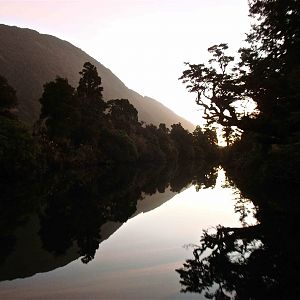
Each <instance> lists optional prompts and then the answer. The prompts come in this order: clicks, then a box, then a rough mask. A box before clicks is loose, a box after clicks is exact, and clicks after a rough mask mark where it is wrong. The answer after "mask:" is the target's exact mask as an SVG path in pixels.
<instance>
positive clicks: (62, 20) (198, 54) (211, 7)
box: [0, 0, 250, 124]
mask: <svg viewBox="0 0 300 300" xmlns="http://www.w3.org/2000/svg"><path fill="white" fill-rule="evenodd" d="M247 2H248V1H247V0H98V1H97V0H31V1H27V0H18V1H15V0H0V23H3V24H7V25H15V26H19V27H26V28H31V29H35V30H37V31H39V32H40V33H47V34H51V35H54V36H56V37H58V38H61V39H64V40H67V41H69V42H71V43H72V44H74V45H75V46H77V47H79V48H81V49H82V50H83V51H85V52H87V53H88V54H89V55H91V56H92V57H94V58H95V59H96V60H98V61H99V62H100V63H102V64H103V65H104V66H106V67H107V68H109V69H110V70H111V71H112V72H113V73H114V74H115V75H116V76H118V77H119V78H120V79H121V80H122V81H123V82H124V83H125V85H126V86H127V87H129V88H130V89H133V90H135V91H136V92H138V93H140V94H141V95H143V96H149V97H152V98H154V99H156V100H158V101H160V102H161V103H163V104H164V105H166V106H167V107H169V108H170V109H172V110H173V111H174V112H175V113H177V114H178V115H181V116H183V117H184V118H186V119H187V120H189V121H191V122H192V123H194V124H201V114H200V112H199V111H197V109H199V108H198V107H197V106H196V105H195V104H194V98H195V96H194V95H190V94H189V93H188V92H187V90H186V89H185V87H184V85H183V84H182V83H181V81H179V80H178V78H179V77H180V76H181V74H182V71H183V70H184V69H185V66H184V62H191V63H201V62H204V61H205V60H206V59H207V54H206V53H207V48H208V47H210V46H212V45H214V44H219V43H223V42H226V43H228V44H229V47H230V48H232V51H233V53H232V54H234V53H236V51H237V49H238V48H239V47H240V46H241V45H242V42H243V40H244V39H245V33H246V32H247V31H248V30H249V27H250V20H249V18H248V5H247Z"/></svg>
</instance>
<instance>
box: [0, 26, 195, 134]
mask: <svg viewBox="0 0 300 300" xmlns="http://www.w3.org/2000/svg"><path fill="white" fill-rule="evenodd" d="M120 51H122V45H120ZM86 61H89V62H91V63H92V64H94V65H95V66H96V67H97V69H98V73H99V75H100V76H101V78H102V82H103V87H104V99H106V100H109V99H116V98H126V99H128V100H129V101H130V102H131V103H132V104H133V105H134V106H135V107H136V108H137V110H138V112H139V118H140V120H142V121H144V122H146V123H153V124H155V125H158V124H159V123H165V124H166V125H167V126H170V125H171V124H174V123H178V122H181V123H182V125H183V126H184V127H185V128H186V129H188V130H190V131H192V130H193V129H194V127H195V126H194V125H192V124H191V123H190V122H188V121H186V120H185V119H183V118H181V117H179V116H178V115H176V114H175V113H174V112H172V111H171V110H170V109H168V108H167V107H165V106H164V105H162V104H161V103H159V102H158V101H156V100H154V99H151V98H148V97H143V96H141V95H139V94H138V93H136V92H135V91H132V90H130V89H128V88H127V87H126V86H125V84H124V83H123V82H122V81H121V80H120V79H119V78H117V77H116V76H115V75H114V74H113V73H112V72H111V71H110V70H109V69H107V68H106V67H104V66H103V65H102V64H100V63H99V62H98V61H96V60H95V59H93V58H92V57H90V56H89V55H88V54H86V53H85V52H83V51H82V50H80V49H79V48H77V47H75V46H73V45H72V44H70V43H68V42H66V41H63V40H60V39H58V38H56V37H53V36H50V35H45V34H39V33H38V32H36V31H33V30H29V29H21V28H17V27H11V26H6V25H1V24H0V74H1V75H3V76H4V77H6V78H7V79H8V82H9V84H10V85H12V86H13V87H14V88H15V89H16V90H17V95H18V98H19V102H20V105H19V114H20V116H21V117H22V118H23V119H24V120H26V121H27V122H32V121H33V120H34V119H37V118H38V116H39V110H40V105H39V102H38V99H39V98H40V97H41V95H42V90H43V84H44V83H45V82H47V81H50V80H53V79H54V78H55V77H56V76H57V75H59V76H61V77H66V78H68V79H69V82H70V83H71V85H73V86H77V84H78V80H79V74H78V72H79V71H80V70H81V69H82V66H83V63H84V62H86Z"/></svg>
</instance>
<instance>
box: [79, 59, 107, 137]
mask: <svg viewBox="0 0 300 300" xmlns="http://www.w3.org/2000/svg"><path fill="white" fill-rule="evenodd" d="M79 74H80V75H81V78H80V80H79V84H78V87H77V96H78V99H79V107H80V114H81V126H80V130H79V132H78V138H79V140H80V141H81V142H82V143H95V142H96V141H97V138H98V135H99V130H100V128H101V127H102V126H103V122H104V119H105V118H104V113H103V112H104V110H105V108H106V103H105V102H104V101H103V97H102V91H103V88H102V87H101V78H100V76H99V75H98V72H97V68H96V67H95V66H94V65H92V64H91V63H90V62H86V63H84V65H83V69H82V71H80V72H79Z"/></svg>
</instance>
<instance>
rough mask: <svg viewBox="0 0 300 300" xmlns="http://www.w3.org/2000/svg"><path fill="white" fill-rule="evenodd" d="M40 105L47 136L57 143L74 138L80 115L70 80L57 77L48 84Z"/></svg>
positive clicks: (41, 117) (45, 86)
mask: <svg viewBox="0 0 300 300" xmlns="http://www.w3.org/2000/svg"><path fill="white" fill-rule="evenodd" d="M40 103H41V105H42V107H41V114H40V120H45V126H46V133H47V136H48V137H49V138H50V139H55V140H56V141H58V140H59V139H71V138H73V137H74V134H75V131H76V129H78V123H79V115H78V111H77V99H76V97H75V95H74V88H73V87H72V86H71V85H70V84H69V83H68V80H67V79H64V78H61V77H57V78H56V79H55V81H51V82H48V83H46V84H45V85H44V92H43V95H42V97H41V98H40Z"/></svg>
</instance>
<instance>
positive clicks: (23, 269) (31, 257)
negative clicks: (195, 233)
mask: <svg viewBox="0 0 300 300" xmlns="http://www.w3.org/2000/svg"><path fill="white" fill-rule="evenodd" d="M175 194H176V193H175V192H171V191H170V188H167V189H166V191H165V193H159V192H156V193H155V194H153V195H144V196H143V199H142V200H139V201H138V203H137V211H136V212H135V213H134V214H133V216H132V217H135V216H137V215H138V214H140V213H145V212H148V211H151V210H153V209H156V208H157V207H159V206H160V205H162V204H163V203H165V202H167V201H169V200H170V199H171V198H172V197H173V196H174V195H175ZM123 224H124V223H121V222H113V221H108V222H106V223H105V224H103V225H102V226H101V228H100V236H101V239H100V243H101V242H103V241H104V240H107V239H108V238H109V237H110V236H111V235H113V234H114V233H115V232H116V231H117V230H118V229H119V228H120V227H121V226H122V225H123ZM39 230H40V228H39V220H38V216H37V215H34V216H32V218H31V219H30V221H29V222H28V223H27V224H26V225H25V226H23V227H21V228H19V229H17V232H16V240H17V241H16V248H15V251H13V252H12V253H11V254H10V255H9V257H7V259H6V260H5V262H4V264H3V265H1V266H0V281H3V280H13V279H16V278H26V277H30V276H33V275H34V274H36V273H44V272H49V271H52V270H54V269H56V268H59V267H63V266H65V265H67V264H69V263H70V262H72V261H74V260H76V259H78V258H79V257H80V255H79V248H78V246H77V245H76V243H73V245H72V246H71V247H70V248H69V249H68V250H67V251H66V253H65V254H62V255H55V254H52V253H50V252H48V251H46V250H45V249H43V248H42V242H41V239H40V237H39Z"/></svg>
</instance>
